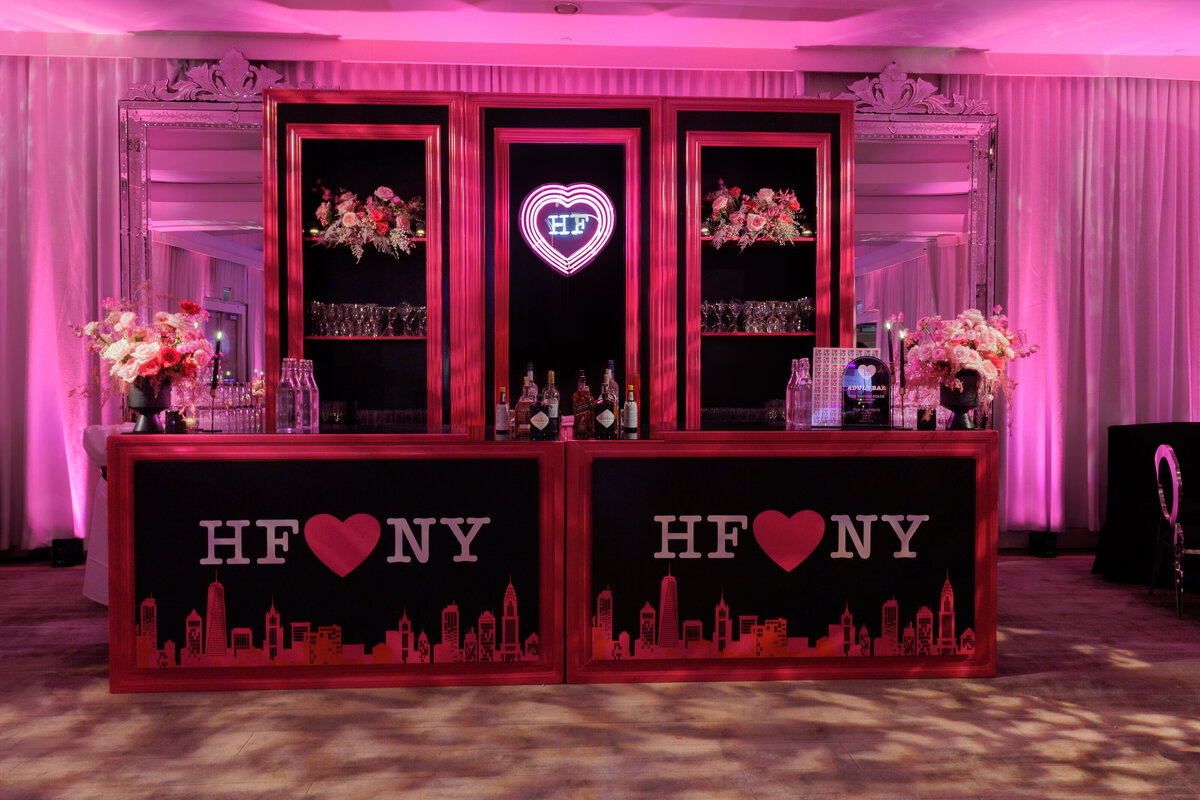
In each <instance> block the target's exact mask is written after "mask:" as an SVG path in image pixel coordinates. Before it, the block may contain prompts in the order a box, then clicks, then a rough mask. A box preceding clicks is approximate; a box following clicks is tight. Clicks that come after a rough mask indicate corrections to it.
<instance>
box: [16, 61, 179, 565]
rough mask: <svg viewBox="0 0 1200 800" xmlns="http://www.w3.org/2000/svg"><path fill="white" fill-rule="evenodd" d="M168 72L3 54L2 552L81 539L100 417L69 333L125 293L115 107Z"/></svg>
mask: <svg viewBox="0 0 1200 800" xmlns="http://www.w3.org/2000/svg"><path fill="white" fill-rule="evenodd" d="M165 65H166V62H150V61H143V62H131V61H128V60H122V59H100V58H51V57H32V58H31V57H24V56H0V145H2V152H3V156H2V160H0V209H3V211H2V213H3V214H4V224H3V225H0V253H3V270H2V271H0V308H2V309H3V319H0V332H2V335H3V342H4V346H3V348H0V376H3V378H2V379H0V421H2V422H0V549H8V548H13V547H22V548H33V547H41V546H45V545H47V544H49V542H50V540H51V539H53V538H57V537H63V536H71V535H72V534H73V533H74V535H76V536H83V534H84V523H85V520H84V502H85V498H86V496H87V491H88V488H89V487H88V485H87V484H88V482H89V480H90V479H91V476H89V474H88V469H87V458H86V456H85V454H84V451H83V448H82V446H81V438H82V434H83V429H84V427H85V426H86V425H87V424H88V423H89V422H91V421H93V420H97V419H98V418H99V417H100V410H99V400H98V399H97V398H95V397H80V396H68V392H69V391H70V390H72V389H75V388H77V387H82V386H84V385H85V384H87V383H88V381H89V379H90V378H91V372H92V366H93V361H92V360H91V359H90V358H88V357H87V356H86V354H85V353H84V351H83V349H82V346H81V344H80V342H79V340H78V339H76V338H75V337H74V336H72V335H71V334H70V333H69V332H68V330H67V327H66V326H67V323H68V322H84V321H87V320H88V319H93V318H94V315H95V314H96V312H97V308H98V303H99V298H101V297H104V296H115V295H117V294H118V293H119V286H120V282H119V270H118V264H119V248H120V238H119V224H120V223H119V215H118V213H117V198H118V194H117V186H118V180H119V176H118V160H117V103H116V101H117V99H118V98H120V97H122V96H124V92H125V90H126V89H127V88H128V86H129V84H130V83H132V82H134V81H136V80H150V79H151V78H152V77H161V76H162V75H164V74H165Z"/></svg>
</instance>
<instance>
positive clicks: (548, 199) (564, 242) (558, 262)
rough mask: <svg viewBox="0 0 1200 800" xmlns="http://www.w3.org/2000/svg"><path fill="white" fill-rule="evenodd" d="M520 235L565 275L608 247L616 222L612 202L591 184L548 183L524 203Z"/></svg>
mask: <svg viewBox="0 0 1200 800" xmlns="http://www.w3.org/2000/svg"><path fill="white" fill-rule="evenodd" d="M520 220H521V236H522V237H523V238H524V239H525V243H526V244H527V245H529V249H531V250H533V252H534V253H536V254H537V256H538V258H540V259H542V260H543V261H545V262H546V263H547V264H549V265H550V266H551V267H554V269H556V270H558V271H559V272H561V273H562V274H563V275H571V274H573V273H575V272H578V271H579V270H581V269H583V268H584V267H586V266H587V265H588V264H590V263H591V262H592V260H593V259H594V258H595V257H596V256H597V255H599V254H600V251H601V250H603V249H604V245H606V244H608V240H609V239H610V238H611V237H612V232H613V226H614V225H615V223H616V211H615V210H614V209H613V204H612V200H609V199H608V195H606V194H605V193H604V192H603V191H602V190H601V189H600V188H599V187H597V186H593V185H592V184H590V183H572V184H570V185H569V186H564V185H562V184H561V183H547V184H543V185H542V186H539V187H538V188H536V189H534V190H533V191H532V192H530V193H529V194H528V195H527V196H526V197H525V199H524V200H523V201H521V211H520Z"/></svg>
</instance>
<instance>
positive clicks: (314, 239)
mask: <svg viewBox="0 0 1200 800" xmlns="http://www.w3.org/2000/svg"><path fill="white" fill-rule="evenodd" d="M408 240H409V241H410V242H412V243H413V244H425V243H426V242H428V241H429V239H428V238H427V237H425V236H410V237H408ZM304 241H305V242H308V243H309V244H318V243H320V242H321V237H319V236H305V237H304ZM327 246H328V247H349V245H344V244H331V245H327ZM366 246H367V245H364V248H365V247H366ZM372 249H373V248H372Z"/></svg>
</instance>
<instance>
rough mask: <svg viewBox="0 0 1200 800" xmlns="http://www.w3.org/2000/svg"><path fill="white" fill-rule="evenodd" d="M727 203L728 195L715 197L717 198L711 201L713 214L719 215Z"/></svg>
mask: <svg viewBox="0 0 1200 800" xmlns="http://www.w3.org/2000/svg"><path fill="white" fill-rule="evenodd" d="M729 202H730V200H729V195H727V194H721V195H717V197H716V198H715V199H714V200H713V204H712V210H713V213H714V214H720V213H721V210H722V209H724V208H725V206H727V205H729Z"/></svg>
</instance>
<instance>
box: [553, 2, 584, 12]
mask: <svg viewBox="0 0 1200 800" xmlns="http://www.w3.org/2000/svg"><path fill="white" fill-rule="evenodd" d="M554 13H555V14H578V13H579V4H578V3H555V4H554Z"/></svg>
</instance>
